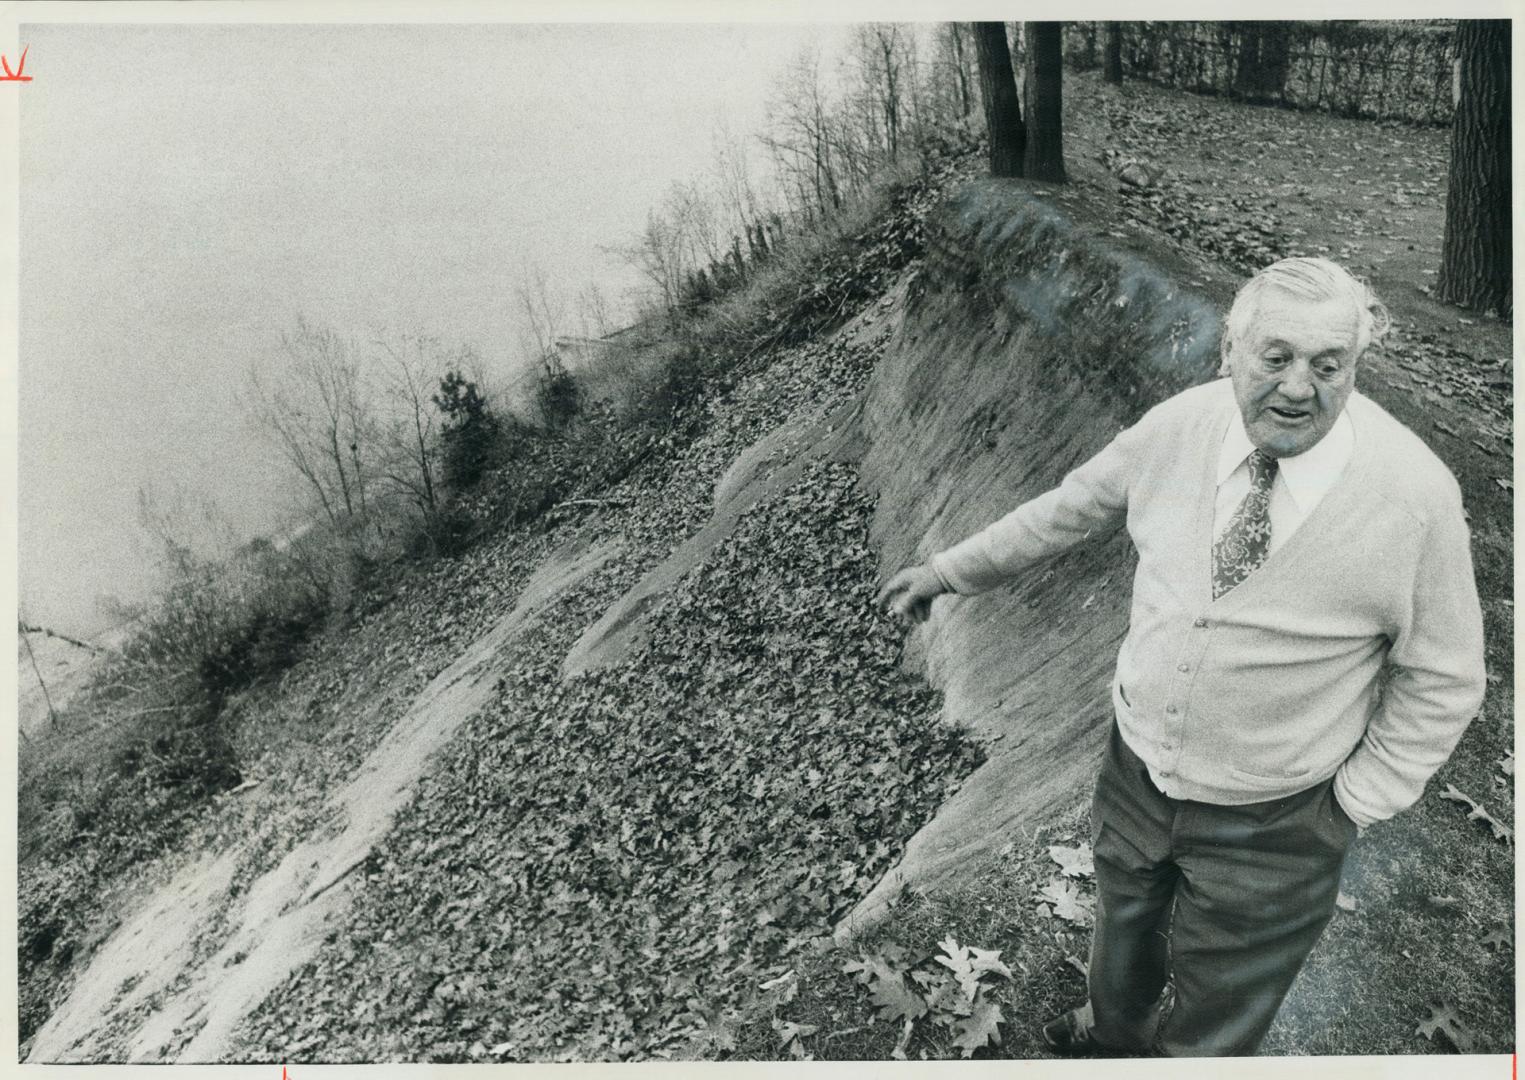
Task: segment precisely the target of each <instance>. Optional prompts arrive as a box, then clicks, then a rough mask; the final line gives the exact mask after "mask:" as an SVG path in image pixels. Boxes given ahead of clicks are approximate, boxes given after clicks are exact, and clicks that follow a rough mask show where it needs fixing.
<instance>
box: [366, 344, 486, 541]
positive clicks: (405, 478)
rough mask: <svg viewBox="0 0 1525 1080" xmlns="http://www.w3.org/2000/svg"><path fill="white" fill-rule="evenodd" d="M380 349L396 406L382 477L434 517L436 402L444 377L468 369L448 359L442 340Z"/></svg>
mask: <svg viewBox="0 0 1525 1080" xmlns="http://www.w3.org/2000/svg"><path fill="white" fill-rule="evenodd" d="M376 347H377V348H378V349H379V350H380V351H381V352H382V353H383V354H384V355H385V357H386V360H387V363H386V366H385V370H386V378H385V380H384V383H383V385H384V388H385V389H384V393H385V395H386V398H387V400H388V402H389V403H390V405H391V406H392V411H391V415H390V416H389V417H388V421H387V423H386V425H385V431H386V435H385V442H386V451H387V452H386V455H385V464H384V466H383V475H385V476H386V478H387V480H388V481H390V482H391V483H392V484H393V486H395V487H396V488H397V489H398V490H400V491H402V492H404V493H405V494H406V495H407V496H408V498H410V499H411V500H412V501H413V503H414V505H416V506H417V507H418V508H419V510H421V511H422V512H423V513H424V514H425V515H426V516H427V515H430V514H433V513H434V512H435V510H436V509H437V507H438V498H439V496H438V490H439V486H438V485H439V481H438V476H439V439H438V436H437V433H436V430H435V425H436V420H437V418H438V414H437V412H436V410H435V409H434V408H432V404H433V397H434V393H435V391H437V390H438V389H439V384H440V380H441V379H442V378H443V377H444V375H445V372H446V371H447V370H451V369H459V368H460V367H463V366H464V365H462V364H457V363H454V362H453V359H452V358H450V357H447V356H446V354H445V353H444V351H443V349H442V348H441V346H440V342H439V339H438V338H434V337H428V336H425V335H423V334H409V335H404V336H402V337H400V338H399V339H397V340H388V339H386V338H380V339H378V340H377V342H376Z"/></svg>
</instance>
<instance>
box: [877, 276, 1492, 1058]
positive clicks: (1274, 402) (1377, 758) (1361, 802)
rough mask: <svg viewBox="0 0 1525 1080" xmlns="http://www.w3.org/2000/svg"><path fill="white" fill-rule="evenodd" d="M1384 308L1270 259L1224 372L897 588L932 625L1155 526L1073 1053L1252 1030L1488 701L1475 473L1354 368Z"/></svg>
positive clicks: (1250, 1037) (1345, 286) (1061, 1036)
mask: <svg viewBox="0 0 1525 1080" xmlns="http://www.w3.org/2000/svg"><path fill="white" fill-rule="evenodd" d="M1386 324H1387V313H1386V311H1385V310H1384V308H1383V307H1382V305H1381V303H1380V301H1378V300H1377V298H1376V297H1375V296H1374V295H1373V294H1372V293H1371V292H1370V290H1369V289H1368V288H1367V287H1366V286H1365V285H1364V284H1363V283H1362V282H1360V281H1357V280H1356V279H1355V278H1353V277H1351V276H1350V275H1349V274H1348V273H1346V272H1345V271H1344V270H1343V269H1342V268H1340V267H1339V266H1337V265H1336V264H1334V263H1332V262H1330V261H1328V260H1325V259H1286V260H1283V261H1282V262H1279V263H1277V264H1275V265H1274V266H1271V267H1269V268H1267V269H1265V270H1263V271H1261V272H1260V273H1259V274H1257V275H1256V276H1255V277H1254V278H1253V279H1252V280H1251V281H1249V282H1248V283H1247V284H1246V285H1245V286H1244V288H1243V289H1241V290H1240V292H1239V295H1238V296H1237V297H1236V298H1235V300H1234V304H1233V308H1232V310H1231V311H1230V312H1229V316H1228V320H1227V324H1226V327H1225V332H1224V336H1223V364H1224V370H1225V372H1226V374H1227V375H1228V378H1226V379H1218V380H1216V381H1213V382H1210V383H1207V384H1205V385H1203V386H1198V387H1194V388H1192V389H1190V390H1187V391H1185V392H1184V393H1181V394H1178V395H1176V396H1175V397H1173V398H1170V399H1169V400H1167V401H1164V402H1162V403H1161V404H1159V405H1157V406H1155V407H1154V408H1153V409H1151V410H1150V411H1149V412H1148V413H1147V414H1145V416H1144V417H1143V418H1142V419H1141V420H1139V421H1138V423H1136V424H1135V425H1133V426H1132V427H1130V428H1128V429H1127V430H1125V431H1123V432H1122V433H1120V434H1119V435H1118V436H1117V437H1116V438H1114V439H1113V440H1112V442H1111V443H1110V444H1109V445H1108V446H1107V447H1106V448H1105V449H1103V450H1102V451H1101V452H1100V453H1099V454H1097V455H1096V456H1095V457H1094V458H1092V459H1091V460H1089V461H1087V462H1086V463H1085V464H1083V465H1081V466H1080V467H1079V468H1077V469H1075V470H1074V471H1073V472H1072V473H1070V474H1069V475H1068V476H1066V477H1065V478H1064V481H1063V483H1061V484H1060V485H1059V486H1058V487H1057V488H1055V489H1054V490H1052V491H1049V492H1047V493H1046V494H1044V495H1041V496H1039V497H1038V498H1035V499H1033V500H1031V501H1030V502H1027V503H1024V504H1023V505H1021V506H1019V507H1017V508H1016V509H1015V510H1013V511H1012V512H1011V513H1009V514H1007V515H1006V516H1005V517H1003V518H1002V519H1000V520H999V521H997V522H995V523H994V524H993V525H990V526H989V527H988V528H986V529H984V530H983V531H981V532H979V533H976V534H975V535H974V536H971V537H970V538H968V539H967V540H964V541H963V542H962V543H959V544H956V545H955V546H953V547H951V548H948V549H947V550H946V551H942V552H939V553H938V554H936V555H934V556H933V557H932V558H931V559H930V560H929V562H928V563H926V564H924V565H921V566H916V567H912V568H910V569H907V570H902V571H901V572H900V573H899V574H897V575H896V576H895V577H894V578H892V579H891V580H890V581H889V582H888V583H887V584H886V585H885V587H884V589H883V590H882V591H881V593H880V603H881V604H887V605H888V606H889V607H890V608H891V609H892V610H894V611H896V612H898V613H899V614H901V615H902V616H906V617H909V618H912V619H915V620H917V621H921V620H922V619H925V618H926V617H927V615H928V613H929V610H930V604H931V602H932V599H933V598H934V597H936V596H938V595H939V594H942V593H946V592H956V593H960V594H963V595H972V594H975V593H979V592H983V591H985V590H987V589H990V588H993V587H994V586H996V585H998V584H1000V583H1001V582H1003V581H1005V580H1007V579H1009V578H1011V577H1013V576H1014V575H1017V574H1020V573H1022V572H1023V571H1025V570H1027V569H1028V568H1029V567H1031V566H1032V565H1033V564H1034V563H1036V562H1037V561H1039V560H1040V559H1044V558H1047V557H1048V556H1051V555H1054V554H1055V553H1057V552H1060V551H1063V550H1065V549H1066V548H1068V547H1070V546H1071V545H1072V544H1075V543H1077V542H1078V541H1080V540H1082V539H1083V538H1085V537H1087V536H1090V535H1091V534H1093V533H1101V532H1104V531H1108V530H1111V529H1114V528H1116V527H1117V526H1119V525H1123V524H1126V525H1127V527H1128V532H1129V534H1130V536H1131V537H1132V539H1133V543H1134V545H1135V547H1136V548H1137V549H1138V570H1137V572H1136V574H1135V576H1134V581H1133V603H1132V614H1131V618H1130V623H1129V627H1128V635H1127V638H1126V640H1125V641H1124V642H1123V646H1122V649H1121V651H1120V652H1119V654H1118V658H1117V672H1116V676H1115V678H1114V680H1113V686H1112V703H1113V707H1114V711H1115V715H1116V722H1115V724H1114V725H1113V726H1112V730H1111V735H1110V739H1109V745H1108V747H1107V751H1106V755H1105V757H1104V760H1103V763H1102V767H1101V772H1100V776H1099V777H1098V779H1097V783H1096V791H1095V796H1094V799H1093V801H1092V806H1091V829H1092V841H1093V845H1094V849H1095V855H1096V884H1097V893H1098V902H1097V911H1096V930H1095V936H1094V938H1093V941H1092V947H1091V966H1090V980H1089V991H1090V1000H1089V1001H1088V1002H1086V1004H1085V1005H1084V1006H1082V1007H1081V1008H1078V1009H1076V1010H1074V1011H1072V1012H1069V1013H1066V1014H1065V1015H1063V1016H1061V1017H1059V1018H1057V1019H1056V1020H1053V1021H1051V1022H1050V1023H1049V1024H1048V1025H1047V1026H1046V1027H1045V1028H1044V1036H1045V1039H1046V1040H1047V1041H1048V1043H1049V1045H1050V1046H1052V1047H1053V1048H1054V1049H1055V1050H1056V1051H1058V1052H1061V1053H1087V1052H1091V1053H1094V1052H1104V1053H1115V1054H1144V1053H1149V1052H1152V1051H1158V1052H1161V1053H1165V1054H1169V1055H1232V1054H1250V1053H1253V1052H1254V1051H1255V1049H1256V1047H1257V1046H1258V1045H1259V1043H1260V1041H1261V1039H1262V1038H1263V1037H1264V1035H1265V1033H1266V1030H1267V1029H1268V1028H1269V1027H1270V1024H1271V1021H1272V1019H1273V1018H1274V1017H1275V1015H1276V1010H1277V1009H1278V1007H1279V1006H1280V1004H1281V1001H1282V998H1283V997H1284V996H1285V994H1286V992H1287V990H1288V988H1289V987H1290V986H1291V984H1292V980H1293V978H1294V977H1295V976H1296V974H1297V971H1298V969H1299V968H1300V967H1301V966H1302V964H1303V961H1304V960H1305V959H1306V958H1307V955H1308V952H1309V950H1311V949H1312V947H1313V944H1314V942H1315V941H1316V940H1317V939H1318V936H1319V934H1320V933H1321V932H1322V930H1323V928H1324V926H1325V924H1326V923H1327V922H1328V921H1329V919H1330V917H1331V915H1332V914H1333V910H1334V901H1335V897H1336V895H1337V892H1338V887H1339V879H1340V869H1341V866H1342V864H1343V862H1344V858H1345V853H1346V849H1347V848H1348V846H1349V845H1350V843H1351V842H1352V841H1353V840H1354V839H1355V838H1356V836H1357V835H1358V833H1359V832H1360V831H1361V830H1362V829H1364V828H1365V827H1367V826H1369V825H1371V824H1373V823H1374V822H1377V821H1381V820H1383V819H1384V818H1388V817H1390V816H1392V815H1393V814H1395V813H1397V812H1398V811H1400V810H1402V809H1404V808H1405V807H1407V806H1409V805H1411V804H1412V803H1413V802H1414V801H1415V800H1416V799H1418V797H1419V795H1420V793H1421V791H1422V790H1423V787H1424V784H1425V782H1426V780H1428V779H1429V777H1430V776H1431V774H1433V773H1434V772H1435V770H1436V769H1437V768H1439V767H1440V765H1441V764H1442V763H1443V762H1444V761H1445V760H1446V758H1447V757H1448V756H1449V755H1450V753H1451V751H1452V749H1453V748H1454V747H1455V745H1456V742H1457V740H1458V739H1459V738H1460V737H1461V733H1462V730H1463V729H1464V728H1465V727H1466V725H1467V723H1468V721H1469V720H1470V719H1471V718H1472V716H1473V715H1474V714H1475V713H1476V711H1477V708H1478V705H1479V703H1480V702H1481V700H1482V695H1483V688H1484V670H1483V630H1482V614H1481V611H1480V610H1479V606H1478V600H1477V591H1476V585H1475V583H1474V580H1473V575H1472V562H1471V555H1470V551H1469V547H1468V533H1467V524H1466V521H1465V519H1464V516H1463V513H1462V504H1461V494H1460V491H1459V490H1458V488H1457V485H1456V481H1455V480H1454V478H1453V477H1452V476H1451V474H1450V472H1448V471H1447V469H1446V467H1445V466H1444V465H1443V464H1442V463H1441V462H1440V460H1439V459H1438V458H1437V457H1436V456H1435V455H1434V454H1433V453H1432V452H1431V451H1430V450H1429V449H1428V448H1427V447H1426V446H1425V445H1424V443H1423V442H1421V441H1420V440H1419V438H1417V437H1416V436H1415V435H1414V434H1413V433H1412V432H1410V431H1409V430H1408V429H1407V428H1405V427H1403V425H1401V424H1400V423H1398V421H1396V420H1395V419H1393V417H1391V416H1390V415H1388V413H1387V412H1385V411H1384V410H1383V409H1382V408H1381V407H1380V406H1378V405H1377V404H1376V403H1374V402H1373V401H1371V400H1370V399H1368V398H1366V397H1364V396H1362V395H1361V394H1360V393H1358V392H1357V391H1356V389H1355V377H1356V367H1357V364H1358V362H1359V360H1360V358H1361V355H1362V353H1363V352H1365V350H1366V349H1367V347H1368V346H1369V345H1370V344H1371V343H1372V342H1373V340H1375V339H1377V338H1379V337H1380V336H1381V334H1382V333H1383V332H1384V331H1385V329H1386ZM1171 975H1173V986H1174V1000H1173V1004H1172V1006H1171V1007H1170V1008H1169V1009H1168V1010H1166V1011H1164V1013H1163V1015H1162V1008H1161V996H1162V991H1163V989H1164V987H1165V984H1166V981H1167V977H1168V976H1171Z"/></svg>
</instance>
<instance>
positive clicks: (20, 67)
mask: <svg viewBox="0 0 1525 1080" xmlns="http://www.w3.org/2000/svg"><path fill="white" fill-rule="evenodd" d="M30 48H31V46H30V45H28V46H26V48H24V49H22V50H21V59H20V60H17V61H16V70H15V71H12V70H11V62H10V61H9V60H7V59H6V58H5V57H4V56H0V68H4V69H5V74H4V75H0V82H31V81H32V77H31V76H30V75H23V74H22V72H23V71H25V70H26V50H27V49H30Z"/></svg>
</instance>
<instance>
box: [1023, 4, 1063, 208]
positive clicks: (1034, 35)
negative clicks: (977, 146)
mask: <svg viewBox="0 0 1525 1080" xmlns="http://www.w3.org/2000/svg"><path fill="white" fill-rule="evenodd" d="M1024 36H1025V38H1026V40H1027V65H1026V66H1027V147H1026V154H1025V156H1024V158H1023V172H1024V173H1025V174H1026V176H1027V177H1028V179H1030V180H1050V181H1053V182H1054V183H1063V182H1064V98H1063V90H1064V24H1063V23H1057V22H1029V23H1028V24H1027V26H1026V34H1025V35H1024Z"/></svg>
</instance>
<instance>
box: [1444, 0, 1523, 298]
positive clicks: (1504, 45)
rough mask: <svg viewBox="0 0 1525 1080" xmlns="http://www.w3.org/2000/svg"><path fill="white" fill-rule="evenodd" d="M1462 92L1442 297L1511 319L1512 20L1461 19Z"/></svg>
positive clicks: (1453, 145)
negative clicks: (1510, 58) (1510, 162)
mask: <svg viewBox="0 0 1525 1080" xmlns="http://www.w3.org/2000/svg"><path fill="white" fill-rule="evenodd" d="M1456 51H1457V55H1458V57H1459V59H1460V62H1461V97H1460V100H1459V101H1458V103H1457V106H1456V117H1455V119H1454V120H1452V122H1451V172H1450V182H1449V185H1448V187H1447V189H1446V231H1445V241H1444V244H1443V245H1442V248H1441V257H1440V258H1441V262H1440V275H1439V277H1438V278H1437V279H1436V282H1435V295H1436V296H1437V297H1438V298H1439V299H1441V300H1445V301H1448V302H1450V303H1453V304H1460V305H1461V306H1462V307H1469V308H1475V309H1477V310H1479V311H1490V312H1496V313H1498V314H1499V315H1501V316H1503V317H1505V318H1509V317H1510V316H1511V315H1512V314H1513V308H1514V281H1513V276H1512V273H1511V268H1510V253H1511V250H1512V241H1513V237H1512V225H1511V219H1510V199H1511V197H1512V191H1511V188H1510V176H1509V153H1510V141H1509V23H1508V21H1506V20H1503V19H1476V20H1464V21H1461V22H1458V23H1457V27H1456Z"/></svg>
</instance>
